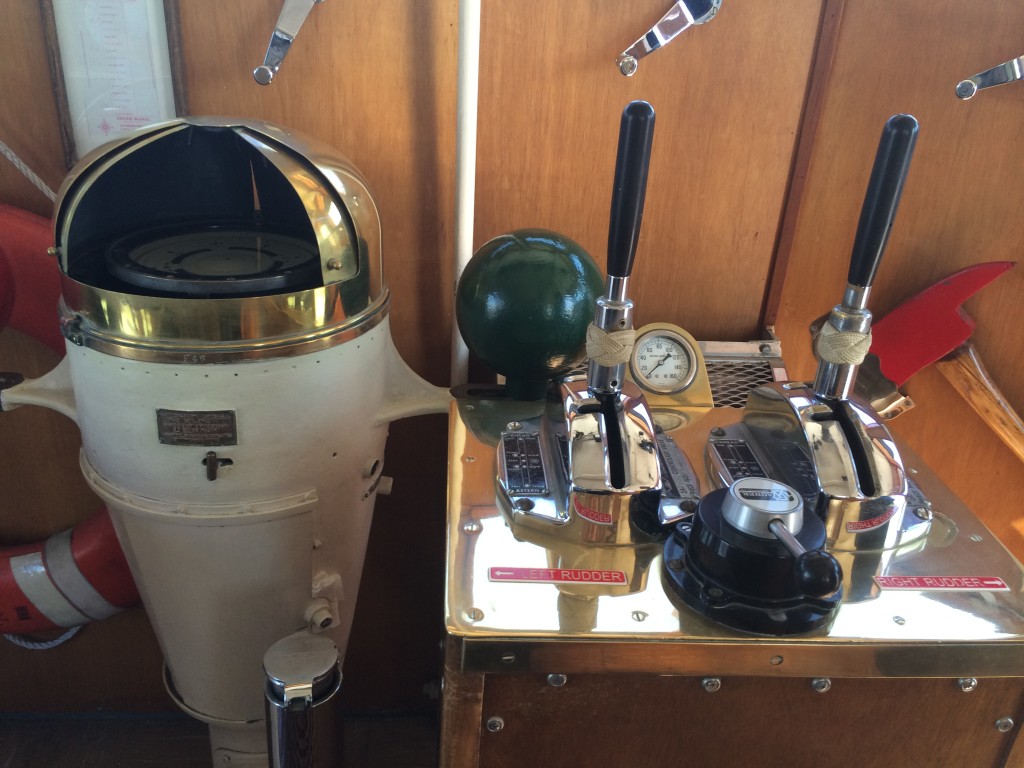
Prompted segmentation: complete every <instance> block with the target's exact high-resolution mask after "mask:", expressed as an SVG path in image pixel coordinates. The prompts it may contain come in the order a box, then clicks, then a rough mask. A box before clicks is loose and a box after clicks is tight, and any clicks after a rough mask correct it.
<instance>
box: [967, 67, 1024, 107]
mask: <svg viewBox="0 0 1024 768" xmlns="http://www.w3.org/2000/svg"><path fill="white" fill-rule="evenodd" d="M1014 80H1024V56H1018V57H1017V58H1016V59H1011V60H1010V61H1007V62H1004V63H1002V64H1000V65H999V66H997V67H992V69H986V70H985V71H984V72H979V73H978V74H976V75H974V76H973V77H969V78H967V79H966V80H961V81H960V82H959V83H957V84H956V95H957V97H958V98H959V99H962V100H964V101H966V100H967V99H969V98H971V97H972V96H973V95H974V94H976V93H977V92H978V91H980V90H982V89H983V88H991V87H993V86H996V85H1005V84H1006V83H1012V82H1013V81H1014Z"/></svg>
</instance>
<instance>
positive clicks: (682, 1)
mask: <svg viewBox="0 0 1024 768" xmlns="http://www.w3.org/2000/svg"><path fill="white" fill-rule="evenodd" d="M721 6H722V0H679V1H678V2H677V3H676V4H675V5H673V6H672V7H671V8H670V9H669V11H668V13H666V14H665V15H664V16H662V17H661V20H660V21H659V22H658V23H657V24H655V25H654V26H653V27H651V28H650V30H648V31H647V32H646V33H645V34H644V36H643V37H641V38H640V39H639V40H637V41H636V42H635V43H633V44H632V45H631V46H629V48H627V49H626V50H624V51H623V52H622V53H620V54H619V58H618V61H617V64H618V66H619V71H620V72H621V73H622V74H624V75H625V76H626V77H630V76H631V75H633V74H634V73H635V72H636V70H637V66H638V63H639V61H640V59H642V58H643V57H644V56H647V55H648V54H650V53H654V52H655V51H656V50H658V49H659V48H661V47H662V46H663V45H667V44H668V43H670V42H672V41H673V40H674V39H675V38H676V37H677V36H678V35H679V34H680V33H681V32H683V31H685V30H687V29H689V28H690V27H692V26H694V25H696V24H705V23H707V22H709V21H711V20H712V19H713V18H715V14H717V13H718V9H719V8H720V7H721Z"/></svg>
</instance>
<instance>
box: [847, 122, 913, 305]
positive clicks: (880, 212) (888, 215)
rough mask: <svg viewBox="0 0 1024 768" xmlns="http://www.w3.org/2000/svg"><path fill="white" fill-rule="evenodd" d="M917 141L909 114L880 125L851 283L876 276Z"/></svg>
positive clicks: (867, 283) (855, 244)
mask: <svg viewBox="0 0 1024 768" xmlns="http://www.w3.org/2000/svg"><path fill="white" fill-rule="evenodd" d="M916 142H917V120H916V119H914V117H913V116H911V115H893V116H892V117H890V118H889V120H888V121H886V123H885V127H884V128H882V138H881V139H880V140H879V142H878V152H877V153H876V154H875V165H874V167H873V168H872V169H871V180H870V181H869V182H868V190H867V192H866V193H865V195H864V205H863V207H862V208H861V211H860V223H858V224H857V237H856V238H855V239H854V241H853V254H852V256H851V257H850V274H849V277H848V281H849V282H850V283H852V284H853V285H859V286H861V287H864V288H867V287H869V286H870V285H871V283H872V281H873V280H874V279H875V272H877V271H878V264H879V262H881V260H882V253H883V252H884V251H885V244H886V241H888V239H889V231H890V230H891V229H892V223H893V220H894V219H895V218H896V209H897V208H898V207H899V204H900V195H901V194H902V193H903V183H904V182H905V181H906V180H907V171H908V170H910V158H911V156H912V155H913V154H914V144H915V143H916Z"/></svg>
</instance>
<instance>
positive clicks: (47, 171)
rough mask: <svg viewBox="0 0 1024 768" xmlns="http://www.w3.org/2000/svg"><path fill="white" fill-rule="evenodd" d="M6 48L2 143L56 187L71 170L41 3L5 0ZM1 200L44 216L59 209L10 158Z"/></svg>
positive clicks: (1, 163)
mask: <svg viewBox="0 0 1024 768" xmlns="http://www.w3.org/2000/svg"><path fill="white" fill-rule="evenodd" d="M0 50H2V51H3V52H4V56H3V62H4V87H3V107H0V141H2V142H3V143H4V144H6V145H7V146H8V147H9V148H10V149H11V150H12V151H13V152H14V153H15V154H16V155H17V156H18V157H20V158H21V159H22V161H23V162H25V163H26V164H27V165H28V166H29V167H30V168H31V169H32V170H33V171H35V173H36V174H37V175H39V177H40V178H41V179H42V180H43V182H44V183H46V184H47V185H48V186H49V187H50V188H51V189H53V190H54V191H56V189H57V187H58V186H59V185H60V182H61V180H62V179H63V178H64V173H65V166H64V150H63V147H62V145H61V141H60V123H59V121H58V120H57V104H56V101H54V99H53V95H52V93H51V91H50V88H49V72H50V67H49V64H48V63H47V51H46V46H45V45H44V44H43V23H42V17H41V15H40V12H39V7H38V4H37V3H35V2H17V3H7V4H5V8H4V23H3V24H0ZM0 200H2V201H3V202H5V203H7V204H8V205H16V206H18V207H20V208H25V209H26V210H29V211H32V212H33V213H38V214H40V215H41V216H49V215H50V213H51V212H52V209H53V206H52V205H51V203H50V201H49V200H48V199H47V197H46V196H45V195H44V194H43V193H41V192H40V191H39V190H37V189H36V188H35V187H34V186H33V185H32V183H31V182H29V181H28V180H27V179H26V178H25V177H24V176H23V175H22V174H21V173H20V172H19V171H18V170H17V169H16V168H15V167H14V166H13V165H11V164H10V163H9V162H8V161H7V159H6V158H4V157H0Z"/></svg>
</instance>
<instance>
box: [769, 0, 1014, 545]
mask: <svg viewBox="0 0 1024 768" xmlns="http://www.w3.org/2000/svg"><path fill="white" fill-rule="evenodd" d="M960 10H962V8H961V6H958V5H957V4H956V3H954V2H952V1H951V0H940V1H937V2H929V3H918V2H908V3H895V4H894V3H887V2H884V0H856V1H854V0H847V2H846V3H845V8H844V11H843V17H842V23H841V28H840V36H839V40H838V44H837V48H836V53H835V59H834V63H833V67H832V71H831V74H830V77H829V82H828V88H827V91H826V97H825V102H824V106H823V111H822V115H821V119H820V124H819V127H818V130H817V132H816V135H815V136H814V137H813V141H814V150H813V157H812V161H811V165H810V170H809V174H808V178H807V182H806V188H805V190H804V200H803V206H802V208H801V210H800V212H799V219H798V223H797V225H796V233H795V236H794V239H793V246H792V251H791V252H790V253H789V254H787V256H788V262H789V268H788V271H787V274H786V280H785V287H784V290H783V295H782V303H781V306H780V308H779V313H778V318H777V322H776V328H777V331H778V333H779V335H780V337H781V338H782V341H783V349H784V352H785V357H786V361H787V364H788V366H789V370H790V373H791V374H793V375H794V377H796V378H805V377H808V376H813V373H814V362H813V358H812V356H811V352H810V343H809V336H808V333H807V327H808V325H809V324H810V322H811V321H812V320H813V319H814V318H816V317H818V316H819V315H822V314H824V313H825V312H827V311H828V310H829V308H830V307H831V306H832V305H833V304H835V303H836V302H837V301H839V299H840V298H841V296H842V291H843V288H844V287H845V284H846V269H847V266H848V263H849V254H850V249H851V247H852V244H853V235H854V231H855V229H856V226H857V220H858V217H859V214H860V205H861V201H862V200H863V196H864V190H865V188H866V186H867V180H868V176H869V175H870V172H871V165H872V162H873V158H874V152H875V148H876V147H877V144H878V137H879V134H880V132H881V128H882V125H883V123H884V122H885V120H886V119H888V117H889V116H890V115H893V114H896V113H899V112H907V113H910V114H913V115H914V116H915V117H917V119H918V120H919V121H920V124H921V132H920V136H919V139H918V142H917V149H916V152H915V156H914V160H913V163H912V165H911V169H910V174H909V177H908V180H907V185H906V188H905V190H904V193H903V198H902V201H901V204H900V209H899V214H898V216H897V219H896V223H895V225H894V227H893V230H892V235H891V237H890V240H889V245H888V248H887V251H886V254H885V257H884V259H883V261H882V265H881V268H880V269H879V271H878V276H877V279H876V281H875V287H874V289H873V291H872V295H871V300H870V306H871V309H872V310H873V312H874V313H875V315H876V316H877V317H881V316H883V315H884V314H885V313H886V312H887V311H888V310H890V309H891V308H892V307H894V306H895V305H896V304H897V303H899V302H900V301H902V300H903V299H905V298H908V297H909V296H911V295H913V294H915V293H916V292H918V291H920V290H921V289H923V288H925V287H926V286H928V285H930V284H932V283H934V282H935V281H937V280H939V279H940V278H942V277H944V276H945V275H947V274H949V273H950V272H953V271H955V270H956V269H959V268H961V267H964V266H968V265H970V264H974V263H978V262H983V261H993V260H1004V259H1006V260H1016V259H1019V257H1020V253H1021V243H1024V217H1021V216H1020V210H1021V208H1022V206H1024V184H1022V183H1021V179H1022V178H1024V154H1022V153H1021V152H1018V151H1016V149H1015V147H1016V145H1017V144H1019V142H1020V140H1021V137H1022V135H1024V99H1022V98H1021V95H1022V93H1024V90H1022V88H1024V86H1022V85H1020V84H1015V85H1008V86H1004V87H1002V88H996V89H994V90H988V91H982V92H980V93H979V94H977V95H976V96H975V97H974V99H972V100H971V101H966V102H964V101H960V100H959V99H957V98H956V96H955V95H954V86H955V85H956V84H957V83H958V82H959V81H960V80H962V79H964V78H966V77H969V76H971V75H973V74H975V73H977V72H980V71H982V70H985V69H988V68H989V67H992V66H995V65H997V64H1000V63H1002V62H1004V61H1007V60H1009V59H1012V58H1014V57H1016V56H1019V55H1020V53H1021V45H1022V43H1021V36H1020V30H1021V28H1022V27H1024V6H1022V5H1021V4H1020V3H1017V2H1013V1H1012V0H995V1H994V2H990V3H983V4H978V5H976V6H972V10H971V13H969V14H966V15H964V14H962V13H960ZM953 19H956V22H955V23H953V21H952V20H953ZM1022 291H1024V270H1021V269H1020V268H1019V267H1018V268H1017V269H1014V270H1011V271H1010V272H1009V273H1007V274H1006V275H1004V276H1003V277H1001V278H1000V279H999V280H998V281H996V282H995V283H993V284H992V285H990V286H988V287H987V288H985V289H984V290H983V291H982V292H980V293H979V294H978V295H977V296H975V297H974V298H972V299H970V300H969V301H968V302H967V303H966V305H965V308H966V310H967V312H968V313H969V314H970V315H971V316H972V317H973V318H974V319H975V320H976V321H977V324H978V328H977V331H976V332H975V334H974V337H973V339H974V342H975V344H976V346H977V348H978V351H979V353H980V355H981V357H982V359H983V360H984V361H985V364H986V366H987V367H988V369H989V372H990V373H991V374H992V376H993V378H994V379H995V380H996V382H997V383H998V385H999V386H1000V387H1001V388H1002V390H1003V392H1004V393H1005V394H1006V396H1007V398H1008V399H1009V401H1010V403H1011V404H1012V405H1013V406H1014V407H1015V408H1016V409H1017V410H1018V411H1021V410H1022V409H1024V334H1021V333H1020V332H1019V330H1018V329H1019V327H1020V325H1021V323H1022V322H1024V304H1022V303H1021V301H1020V297H1021V295H1022ZM906 389H907V391H908V393H909V394H910V395H911V396H912V397H913V398H914V399H915V401H916V402H917V404H918V405H917V407H916V408H915V409H914V410H913V411H912V412H910V413H908V414H907V415H905V416H902V417H900V418H899V419H898V420H897V421H895V422H894V423H893V425H892V426H893V430H894V431H895V432H896V433H897V435H899V436H900V437H901V438H903V439H905V440H906V441H907V442H908V443H909V444H910V445H911V446H912V447H913V448H914V449H915V450H916V451H917V452H918V453H919V454H920V455H921V456H922V457H923V458H924V460H925V461H926V462H927V463H928V464H929V465H930V466H931V468H932V469H933V470H935V471H936V472H937V474H938V475H939V476H940V477H942V479H943V480H944V482H945V483H946V484H947V485H949V486H950V487H951V488H952V489H953V490H954V491H955V492H956V493H957V494H958V495H959V496H960V497H961V498H962V499H963V500H964V501H965V502H966V503H967V504H968V506H970V507H971V508H972V509H973V510H974V511H975V512H976V513H977V514H978V516H979V517H981V518H982V520H983V521H984V522H986V524H987V525H989V527H991V528H992V529H993V531H994V532H995V533H996V534H997V535H998V536H999V537H1000V539H1001V540H1002V541H1003V542H1004V543H1006V544H1007V546H1009V547H1010V548H1011V549H1012V550H1013V551H1014V553H1015V554H1016V555H1017V557H1018V558H1022V557H1024V524H1022V520H1024V513H1022V512H1021V510H1020V505H1019V504H1018V503H1016V500H1017V499H1020V498H1021V497H1022V495H1024V471H1022V470H1024V467H1022V466H1021V463H1020V462H1019V461H1018V460H1017V459H1016V458H1015V457H1014V456H1013V454H1012V453H1011V452H1010V451H1009V449H1007V448H1006V447H1005V446H1004V445H1003V444H1002V443H1001V442H1000V441H999V440H998V439H996V438H995V437H994V436H993V435H992V433H991V432H990V430H988V429H987V428H986V427H985V426H984V424H983V423H982V422H981V420H980V419H979V417H978V416H976V415H975V414H974V412H973V411H971V410H970V409H969V408H968V407H967V406H966V405H965V404H964V403H963V402H962V401H961V399H960V398H959V397H958V396H957V394H956V393H955V392H954V390H953V388H952V387H951V386H950V385H949V384H948V383H947V382H946V381H945V380H944V379H942V377H941V376H939V375H938V374H937V372H935V371H925V372H923V373H921V374H918V375H917V376H916V377H914V378H912V379H911V380H910V382H909V383H908V384H907V387H906Z"/></svg>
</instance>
